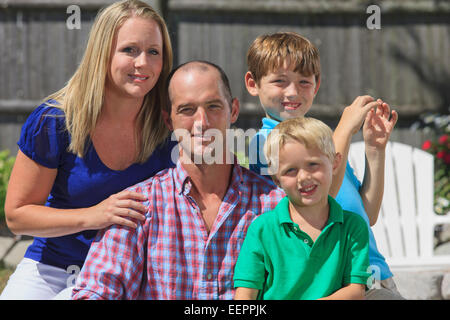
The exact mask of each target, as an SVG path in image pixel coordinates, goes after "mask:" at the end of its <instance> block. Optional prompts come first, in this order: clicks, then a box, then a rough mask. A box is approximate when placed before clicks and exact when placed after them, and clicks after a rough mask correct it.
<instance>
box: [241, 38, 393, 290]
mask: <svg viewBox="0 0 450 320" xmlns="http://www.w3.org/2000/svg"><path fill="white" fill-rule="evenodd" d="M247 64H248V72H247V73H246V75H245V84H246V87H247V90H248V92H249V93H250V94H251V95H253V96H258V97H259V100H260V102H261V105H262V107H263V109H264V111H265V113H266V117H265V118H263V120H262V122H263V126H262V128H261V130H260V131H259V132H258V133H257V134H256V135H255V137H254V138H253V139H252V141H251V142H250V148H249V162H250V169H251V170H253V171H255V172H257V173H260V174H268V172H267V165H266V160H265V157H264V154H263V152H262V150H263V146H264V141H265V139H266V137H267V135H268V134H269V132H270V131H271V130H272V129H273V128H274V127H275V126H276V125H277V124H278V123H279V122H280V121H283V120H286V119H290V118H295V117H303V116H304V115H305V114H306V113H307V112H308V111H309V109H310V108H311V106H312V104H313V100H314V97H315V95H316V94H317V92H318V90H319V87H320V58H319V52H318V50H317V48H316V47H315V46H314V45H313V44H312V43H311V42H310V41H309V40H307V39H306V38H304V37H302V36H300V35H298V34H296V33H292V32H279V33H275V34H272V35H263V36H260V37H258V38H256V39H255V41H254V42H253V44H252V45H251V46H250V48H249V50H248V53H247ZM375 109H376V111H375ZM397 118H398V115H397V113H396V112H395V111H392V112H390V110H389V105H387V104H386V103H384V102H383V101H381V100H380V99H378V100H377V101H375V100H374V99H373V98H372V97H370V96H360V97H357V98H356V99H355V100H354V101H353V103H352V104H351V105H350V106H348V107H346V108H345V109H344V111H343V114H342V116H341V119H340V121H339V124H338V126H337V127H336V129H335V131H334V134H333V140H334V144H335V148H336V151H337V152H338V153H340V154H341V155H342V159H343V161H342V162H341V165H340V166H339V168H338V169H337V170H336V172H335V174H334V175H333V182H332V185H331V188H330V195H331V196H333V197H336V200H337V201H338V203H339V204H340V205H341V206H342V207H343V209H344V210H348V211H351V212H356V213H358V214H359V215H360V216H362V217H363V218H364V220H365V221H366V222H367V226H368V229H369V260H370V265H371V267H372V270H373V271H375V275H377V274H378V275H379V277H378V278H377V279H375V280H377V281H378V282H377V285H378V286H379V285H381V287H382V288H381V289H379V290H375V291H376V292H374V291H373V290H371V291H369V292H368V293H369V294H368V296H367V298H371V297H372V298H377V299H402V297H401V296H400V294H399V293H398V291H397V289H396V286H395V283H394V282H393V280H392V273H391V271H390V270H389V267H388V265H387V264H386V261H385V258H384V257H383V256H382V255H381V254H380V252H379V251H378V249H377V246H376V242H375V239H374V236H373V233H372V230H371V229H370V227H369V226H372V225H374V224H375V222H376V220H377V218H378V213H379V209H380V207H381V201H382V199H383V190H384V156H385V148H386V144H387V142H388V140H389V136H390V134H391V132H392V130H393V128H394V126H395V124H396V122H397ZM363 122H364V126H363V137H364V141H365V145H366V172H365V175H364V180H363V183H362V184H361V183H360V182H359V181H358V179H357V178H356V177H355V175H354V174H353V169H352V168H351V167H350V165H349V164H348V162H347V156H348V150H349V147H350V142H351V138H352V136H353V135H354V134H355V133H356V132H358V131H359V129H360V128H361V126H362V124H363ZM338 192H339V193H338ZM380 280H381V281H380ZM374 293H375V294H374Z"/></svg>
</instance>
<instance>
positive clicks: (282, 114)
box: [246, 62, 320, 121]
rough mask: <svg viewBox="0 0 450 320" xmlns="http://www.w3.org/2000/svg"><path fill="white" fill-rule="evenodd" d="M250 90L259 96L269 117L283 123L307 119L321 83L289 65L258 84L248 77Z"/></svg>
mask: <svg viewBox="0 0 450 320" xmlns="http://www.w3.org/2000/svg"><path fill="white" fill-rule="evenodd" d="M246 85H247V89H248V91H249V92H250V94H252V95H253V96H258V97H259V100H260V102H261V105H262V107H263V108H264V111H265V112H266V116H267V117H269V118H271V119H274V120H277V121H283V120H286V119H291V118H296V117H303V116H304V115H305V114H306V113H307V112H308V111H309V109H310V108H311V106H312V103H313V100H314V96H315V94H316V93H317V91H318V89H319V85H320V81H319V82H317V83H316V79H315V76H314V75H310V76H304V75H302V74H300V73H299V72H297V71H294V65H293V64H288V62H285V63H284V64H283V66H282V67H280V68H278V69H277V70H276V71H273V72H269V73H268V74H267V75H265V76H263V77H262V78H261V80H260V81H259V84H257V83H256V82H255V81H254V80H253V79H251V74H249V73H247V75H246Z"/></svg>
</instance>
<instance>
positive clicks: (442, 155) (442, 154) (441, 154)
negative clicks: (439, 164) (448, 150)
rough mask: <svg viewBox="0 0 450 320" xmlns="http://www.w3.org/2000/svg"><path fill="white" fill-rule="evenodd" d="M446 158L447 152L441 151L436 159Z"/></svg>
mask: <svg viewBox="0 0 450 320" xmlns="http://www.w3.org/2000/svg"><path fill="white" fill-rule="evenodd" d="M444 157H445V151H439V152H438V153H436V158H438V159H444Z"/></svg>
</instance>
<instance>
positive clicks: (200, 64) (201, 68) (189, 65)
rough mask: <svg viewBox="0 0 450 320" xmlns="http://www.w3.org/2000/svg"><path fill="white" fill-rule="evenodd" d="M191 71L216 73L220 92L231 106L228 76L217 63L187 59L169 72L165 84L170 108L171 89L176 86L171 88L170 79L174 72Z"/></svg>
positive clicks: (174, 74)
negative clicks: (187, 60)
mask: <svg viewBox="0 0 450 320" xmlns="http://www.w3.org/2000/svg"><path fill="white" fill-rule="evenodd" d="M192 72H199V73H209V72H213V73H215V74H216V75H217V80H218V82H219V86H220V88H221V90H222V93H223V94H224V97H225V98H226V100H227V102H228V104H229V106H230V107H231V101H232V94H231V88H230V82H229V81H228V77H227V75H226V74H225V72H224V71H223V70H222V68H220V67H219V66H218V65H215V64H214V63H211V62H208V61H202V60H195V61H189V62H186V63H183V64H181V65H179V66H178V67H176V68H175V69H173V70H172V72H171V73H170V74H169V77H168V79H167V85H168V99H169V101H168V103H167V106H168V108H169V111H170V108H171V106H172V96H173V95H172V91H173V90H176V88H173V85H172V79H173V78H174V76H176V74H178V73H185V74H186V73H192Z"/></svg>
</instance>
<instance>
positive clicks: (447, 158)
mask: <svg viewBox="0 0 450 320" xmlns="http://www.w3.org/2000/svg"><path fill="white" fill-rule="evenodd" d="M444 162H445V164H450V153H446V154H445V156H444Z"/></svg>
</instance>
